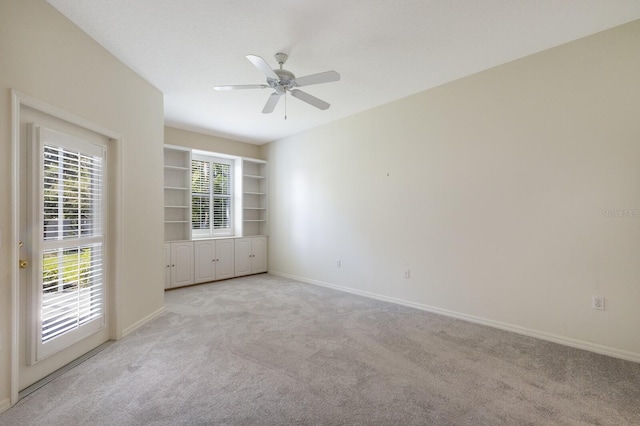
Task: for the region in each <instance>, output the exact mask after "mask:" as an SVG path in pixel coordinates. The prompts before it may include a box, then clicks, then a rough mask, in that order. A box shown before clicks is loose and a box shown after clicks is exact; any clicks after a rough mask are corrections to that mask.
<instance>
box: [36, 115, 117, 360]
mask: <svg viewBox="0 0 640 426" xmlns="http://www.w3.org/2000/svg"><path fill="white" fill-rule="evenodd" d="M38 130H39V133H38V134H39V141H40V144H39V146H40V154H41V158H40V167H41V169H40V176H41V179H40V188H39V194H40V203H41V207H42V209H41V210H40V218H41V220H40V221H39V223H40V226H41V228H40V229H41V235H42V240H41V242H40V252H41V263H40V264H39V268H38V270H39V271H40V272H41V274H39V278H40V279H39V280H38V287H39V291H40V294H39V297H38V299H39V301H40V304H39V306H40V321H39V324H38V327H37V339H38V353H37V356H36V360H38V359H41V358H43V357H46V356H48V355H50V354H52V353H55V352H57V351H59V350H61V349H63V348H64V347H66V346H67V345H68V344H70V343H73V342H75V341H78V340H80V339H82V338H84V337H86V336H88V335H89V334H92V333H94V332H95V331H97V330H99V329H101V328H102V327H103V326H104V324H105V279H104V273H105V268H104V262H103V259H104V226H103V223H104V217H103V197H104V195H105V194H104V160H105V158H104V156H105V153H104V147H102V146H98V145H93V144H91V143H89V142H85V141H80V140H79V139H76V138H73V137H71V136H69V135H64V134H61V133H58V132H54V131H52V130H48V129H44V128H39V129H38Z"/></svg>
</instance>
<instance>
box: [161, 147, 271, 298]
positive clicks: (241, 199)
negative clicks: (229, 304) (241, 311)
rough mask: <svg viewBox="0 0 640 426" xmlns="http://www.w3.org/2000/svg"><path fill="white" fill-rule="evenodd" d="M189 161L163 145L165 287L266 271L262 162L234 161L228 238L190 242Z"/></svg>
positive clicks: (183, 151)
mask: <svg viewBox="0 0 640 426" xmlns="http://www.w3.org/2000/svg"><path fill="white" fill-rule="evenodd" d="M191 157H192V150H191V149H190V148H186V147H180V146H174V145H165V146H164V240H165V246H164V259H165V282H164V287H165V288H174V287H181V286H185V285H191V284H197V283H203V282H209V281H215V280H222V279H226V278H233V277H238V276H242V275H249V274H257V273H260V272H266V271H267V237H266V235H267V162H266V161H263V160H257V159H253V158H241V157H230V156H225V158H232V159H233V161H234V168H233V169H234V186H235V190H234V193H235V202H234V206H233V211H234V221H235V225H234V230H233V232H234V234H235V236H234V237H228V238H227V237H224V238H211V239H201V240H192V232H191Z"/></svg>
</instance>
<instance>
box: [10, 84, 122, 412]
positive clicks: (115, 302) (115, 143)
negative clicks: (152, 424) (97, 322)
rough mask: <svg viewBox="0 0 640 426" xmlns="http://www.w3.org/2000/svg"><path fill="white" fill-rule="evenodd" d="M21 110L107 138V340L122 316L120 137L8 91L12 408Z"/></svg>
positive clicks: (15, 366) (16, 354)
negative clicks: (109, 237)
mask: <svg viewBox="0 0 640 426" xmlns="http://www.w3.org/2000/svg"><path fill="white" fill-rule="evenodd" d="M22 107H29V108H32V109H34V110H36V111H39V112H41V113H45V114H48V115H50V116H52V117H55V118H58V119H60V120H64V121H66V122H69V123H72V124H75V125H77V126H79V127H83V128H85V129H88V130H91V131H93V132H95V133H98V134H101V135H103V136H105V137H107V138H109V139H110V144H111V145H110V150H111V153H110V154H109V156H110V158H112V159H113V160H110V161H113V163H115V164H113V165H112V166H113V167H112V168H111V170H112V171H113V175H112V178H111V179H110V182H109V185H110V186H111V187H112V188H113V191H111V195H113V198H112V199H111V201H110V203H111V204H112V206H113V207H112V208H110V209H109V213H108V214H113V212H115V218H111V220H110V223H111V224H112V226H111V228H110V229H111V231H110V232H111V235H112V236H113V237H114V238H113V239H112V243H111V244H112V245H111V250H110V251H111V253H110V254H111V255H112V266H111V271H112V275H111V280H110V281H111V282H109V283H106V285H107V286H108V287H109V289H108V290H109V313H108V314H109V315H108V316H109V338H110V339H112V340H117V339H119V338H120V337H122V330H121V328H122V327H121V326H120V324H121V321H122V316H121V312H120V308H119V307H120V305H121V304H120V303H119V297H120V295H119V291H118V283H119V282H120V281H121V280H120V279H119V277H120V265H122V261H121V258H120V257H121V256H122V255H121V253H123V252H124V250H122V241H123V238H122V237H123V227H122V218H123V214H122V136H121V135H119V134H118V133H115V132H113V131H111V130H109V129H106V128H104V127H102V126H99V125H97V124H95V123H92V122H90V121H88V120H86V119H84V118H82V117H79V116H77V115H75V114H71V113H69V112H67V111H64V110H62V109H60V108H57V107H54V106H52V105H49V104H47V103H46V102H43V101H41V100H39V99H36V98H33V97H31V96H28V95H25V94H23V93H21V92H19V91H17V90H13V89H12V90H11V114H12V115H11V238H10V241H9V244H10V258H11V264H12V267H11V270H10V280H11V349H10V350H11V405H14V404H15V403H17V402H18V392H19V389H18V371H19V365H20V364H19V363H20V359H19V352H20V351H19V349H20V346H19V345H20V340H19V334H20V333H19V314H20V309H19V285H20V276H19V264H18V262H19V255H20V253H19V248H18V242H19V241H20V226H19V220H20V213H21V212H20V168H19V166H20V109H21V108H22Z"/></svg>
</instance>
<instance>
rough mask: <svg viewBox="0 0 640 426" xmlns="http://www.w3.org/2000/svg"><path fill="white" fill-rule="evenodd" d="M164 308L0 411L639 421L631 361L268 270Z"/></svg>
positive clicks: (101, 418) (65, 416)
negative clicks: (90, 356) (341, 290)
mask: <svg viewBox="0 0 640 426" xmlns="http://www.w3.org/2000/svg"><path fill="white" fill-rule="evenodd" d="M166 307H167V313H166V314H164V315H163V316H162V317H160V318H158V319H156V320H154V321H152V322H151V323H149V324H147V325H145V326H143V327H142V328H140V329H139V330H137V331H136V332H134V333H133V334H131V335H129V336H128V337H126V338H124V339H122V340H120V341H119V342H116V343H115V344H112V345H111V346H109V347H108V348H107V349H105V350H104V351H102V352H100V353H99V354H97V355H96V356H94V357H93V358H91V359H89V360H88V361H86V362H84V363H83V364H81V365H79V366H78V367H76V368H74V369H72V370H71V371H69V372H67V373H65V374H63V375H61V376H60V377H58V378H57V379H55V380H54V381H53V382H51V383H50V384H48V385H46V386H45V387H43V388H41V389H39V390H37V391H36V392H34V393H33V394H31V395H30V396H28V397H26V398H24V399H22V400H21V401H20V402H19V403H18V404H17V405H16V406H15V407H13V408H11V409H10V410H8V411H6V412H5V413H3V414H0V424H2V425H400V424H401V425H525V424H527V425H528V424H532V425H634V424H637V425H640V364H637V363H633V362H627V361H622V360H618V359H614V358H609V357H606V356H601V355H597V354H593V353H589V352H585V351H581V350H577V349H572V348H568V347H565V346H561V345H557V344H553V343H548V342H545V341H540V340H536V339H533V338H528V337H524V336H520V335H516V334H512V333H508V332H504V331H500V330H495V329H492V328H488V327H484V326H480V325H476V324H472V323H467V322H464V321H459V320H455V319H451V318H447V317H443V316H439V315H434V314H430V313H427V312H422V311H419V310H415V309H411V308H407V307H403V306H398V305H393V304H389V303H385V302H380V301H376V300H371V299H367V298H363V297H359V296H354V295H351V294H347V293H342V292H338V291H334V290H331V289H326V288H322V287H317V286H312V285H309V284H303V283H299V282H296V281H292V280H288V279H284V278H279V277H275V276H271V275H267V274H262V275H255V276H251V277H245V278H238V279H233V280H229V281H223V282H219V283H214V284H206V285H200V286H195V287H189V288H183V289H178V290H173V291H170V292H167V293H166Z"/></svg>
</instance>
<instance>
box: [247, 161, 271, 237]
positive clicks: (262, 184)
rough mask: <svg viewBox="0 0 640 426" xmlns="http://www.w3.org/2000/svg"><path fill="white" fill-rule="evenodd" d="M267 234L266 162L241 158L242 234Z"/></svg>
mask: <svg viewBox="0 0 640 426" xmlns="http://www.w3.org/2000/svg"><path fill="white" fill-rule="evenodd" d="M266 234H267V162H266V161H263V160H256V159H249V158H243V159H242V235H243V236H253V235H266Z"/></svg>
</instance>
